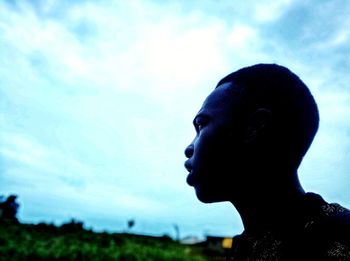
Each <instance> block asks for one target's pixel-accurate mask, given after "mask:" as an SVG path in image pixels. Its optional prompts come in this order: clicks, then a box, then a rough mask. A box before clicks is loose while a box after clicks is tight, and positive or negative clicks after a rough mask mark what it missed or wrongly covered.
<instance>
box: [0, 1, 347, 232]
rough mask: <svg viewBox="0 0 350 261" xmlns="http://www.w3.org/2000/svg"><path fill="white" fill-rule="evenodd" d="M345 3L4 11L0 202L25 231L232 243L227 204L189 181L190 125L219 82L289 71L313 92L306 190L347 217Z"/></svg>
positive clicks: (26, 5) (0, 20)
mask: <svg viewBox="0 0 350 261" xmlns="http://www.w3.org/2000/svg"><path fill="white" fill-rule="evenodd" d="M349 12H350V2H349V1H347V0H334V1H325V0H303V1H296V0H279V1H276V0H259V1H254V0H248V1H244V2H243V1H238V0H236V1H232V0H218V1H210V0H193V1H186V0H178V1H160V0H135V1H133V0H131V1H104V0H102V1H82V0H79V1H68V0H61V1H59V0H47V1H44V0H36V1H34V0H31V1H10V0H8V1H5V0H4V1H1V2H0V124H1V128H0V195H5V196H6V195H10V194H17V195H18V196H19V198H18V202H19V203H20V209H19V213H18V216H19V219H20V221H21V222H26V223H38V222H47V223H51V222H52V223H55V224H61V223H62V222H67V221H69V220H70V219H71V218H75V219H77V220H81V221H83V222H84V224H85V227H87V228H93V229H95V230H97V231H110V232H121V231H125V230H126V228H127V220H129V219H134V220H135V226H134V227H133V228H132V229H131V232H134V233H143V234H152V235H163V234H168V235H170V236H175V229H174V224H177V225H178V226H179V228H180V236H181V237H185V236H188V235H193V236H197V237H203V236H204V235H220V236H233V235H235V234H238V233H241V232H242V229H243V228H242V224H241V220H240V217H239V215H238V214H237V212H236V210H235V209H234V208H233V206H232V205H231V204H229V203H215V204H203V203H200V202H199V201H198V200H197V199H196V196H195V193H194V191H193V188H191V187H189V186H188V185H187V184H186V182H185V180H186V176H187V172H186V170H185V169H184V167H183V162H184V160H185V156H184V153H183V151H184V148H185V147H186V146H187V145H188V144H189V143H190V142H191V140H192V139H193V137H194V135H195V131H194V129H193V126H192V123H191V122H192V119H193V117H194V116H195V114H196V113H197V111H198V110H199V108H200V106H201V104H202V102H203V100H204V99H205V97H206V96H207V95H208V94H209V93H210V92H211V91H212V90H213V88H214V87H215V85H216V83H217V82H218V81H219V80H220V79H221V78H222V77H224V76H225V75H227V74H229V73H231V72H233V71H235V70H237V69H239V68H242V67H245V66H249V65H252V64H256V63H261V62H263V63H278V64H280V65H284V66H287V67H288V68H290V69H291V70H292V71H293V72H295V73H296V74H297V75H299V76H300V78H301V79H302V80H303V81H304V82H305V83H306V84H307V85H308V86H309V88H310V90H311V92H312V93H313V95H314V97H315V99H316V101H317V103H318V106H319V111H320V116H321V121H320V128H319V132H318V134H317V136H316V138H315V140H314V143H313V145H312V147H311V148H310V150H309V153H308V154H307V155H306V157H305V158H304V161H303V163H302V165H301V167H300V170H299V176H300V180H301V183H302V185H303V187H304V189H305V190H306V191H313V192H317V193H320V194H321V195H322V196H323V197H324V198H325V199H326V200H327V201H329V202H338V203H340V204H342V205H344V206H345V207H350V190H349V189H348V188H349V187H350V176H349V173H350V163H349V162H350V161H349V160H348V159H349V156H350V150H349V148H350V121H349V119H350V87H349V86H348V85H349V83H350V75H349V71H350V57H349V56H350V55H349V54H350V29H349V28H350V17H349V16H348V14H349Z"/></svg>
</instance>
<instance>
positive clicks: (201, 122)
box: [194, 117, 207, 132]
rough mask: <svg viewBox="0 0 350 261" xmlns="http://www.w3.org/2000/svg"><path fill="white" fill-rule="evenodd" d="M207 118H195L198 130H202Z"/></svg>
mask: <svg viewBox="0 0 350 261" xmlns="http://www.w3.org/2000/svg"><path fill="white" fill-rule="evenodd" d="M206 123H207V120H206V119H204V118H202V117H197V118H195V120H194V126H195V128H196V131H197V132H200V131H201V130H202V129H203V128H204V127H205V125H206Z"/></svg>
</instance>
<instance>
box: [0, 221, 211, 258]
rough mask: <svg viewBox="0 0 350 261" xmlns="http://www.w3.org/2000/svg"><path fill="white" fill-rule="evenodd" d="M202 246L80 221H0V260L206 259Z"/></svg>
mask: <svg viewBox="0 0 350 261" xmlns="http://www.w3.org/2000/svg"><path fill="white" fill-rule="evenodd" d="M202 250H203V249H202V248H200V247H196V246H187V245H182V244H180V243H178V242H175V241H173V240H172V239H171V238H169V237H159V238H157V237H146V236H138V235H132V234H116V233H114V234H110V233H95V232H93V231H91V230H85V229H84V228H83V226H82V223H80V222H74V221H72V222H71V223H68V224H65V225H62V226H61V227H56V226H54V225H49V224H44V223H41V224H38V225H32V224H20V223H15V222H1V223H0V260H39V261H40V260H125V261H129V260H130V261H138V260H173V261H182V260H193V261H205V260H209V258H208V257H206V256H205V255H204V254H203V251H202Z"/></svg>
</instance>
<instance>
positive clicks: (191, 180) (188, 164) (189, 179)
mask: <svg viewBox="0 0 350 261" xmlns="http://www.w3.org/2000/svg"><path fill="white" fill-rule="evenodd" d="M184 165H185V168H186V169H187V171H188V172H189V174H188V176H187V178H186V182H187V184H188V185H190V186H193V185H194V176H193V169H192V163H191V161H190V159H188V160H186V161H185V164H184Z"/></svg>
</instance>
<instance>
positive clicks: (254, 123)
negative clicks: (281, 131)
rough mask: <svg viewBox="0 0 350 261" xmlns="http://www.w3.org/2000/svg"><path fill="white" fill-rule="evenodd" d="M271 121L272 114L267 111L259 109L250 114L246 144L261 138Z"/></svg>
mask: <svg viewBox="0 0 350 261" xmlns="http://www.w3.org/2000/svg"><path fill="white" fill-rule="evenodd" d="M271 120H272V112H271V111H270V110H269V109H265V108H259V109H257V110H256V111H255V112H253V113H252V114H251V116H250V117H249V119H248V122H247V128H246V136H245V142H246V143H253V142H255V141H257V140H258V139H259V138H260V137H262V136H263V135H264V134H265V133H266V131H267V129H268V127H270V123H271Z"/></svg>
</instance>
